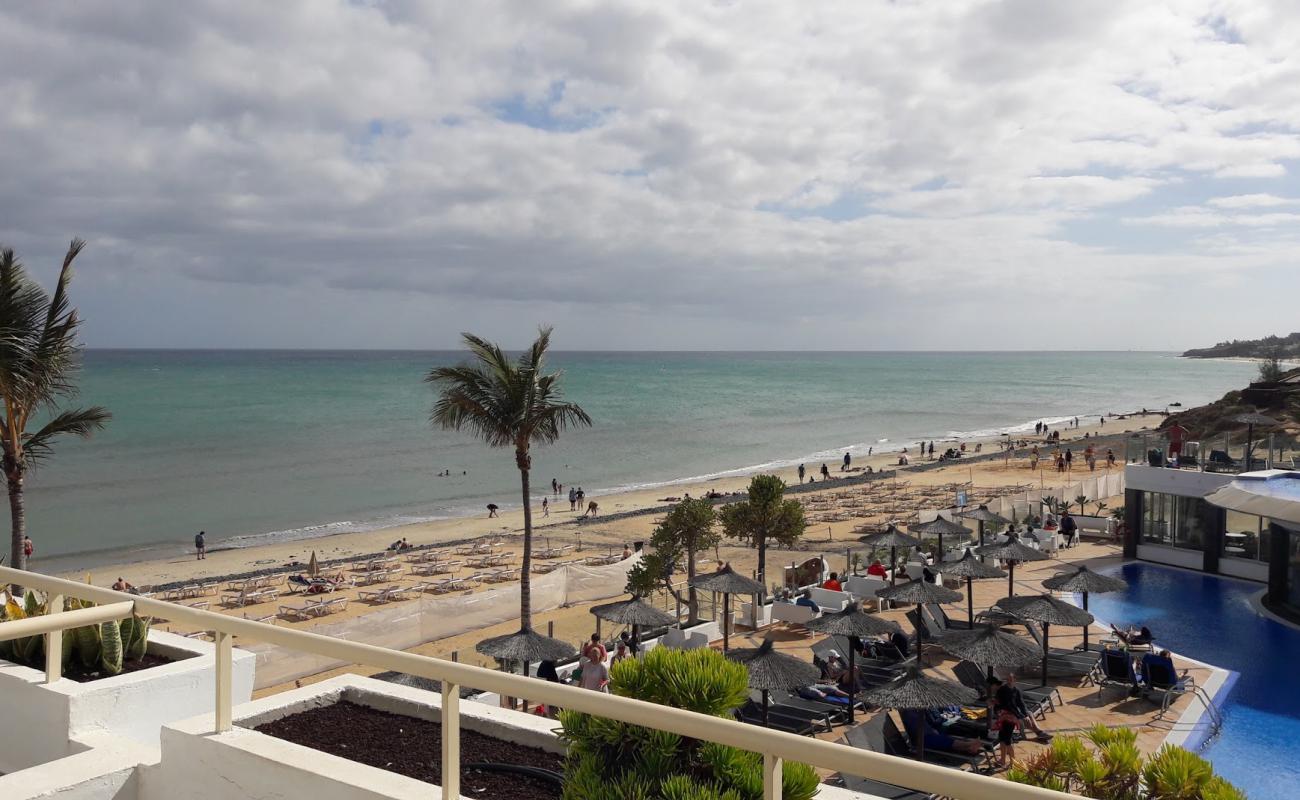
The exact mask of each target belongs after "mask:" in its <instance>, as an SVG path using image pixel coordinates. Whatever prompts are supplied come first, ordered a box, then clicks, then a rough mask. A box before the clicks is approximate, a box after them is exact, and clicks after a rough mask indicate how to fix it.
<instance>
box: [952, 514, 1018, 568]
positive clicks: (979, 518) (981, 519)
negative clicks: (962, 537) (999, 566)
mask: <svg viewBox="0 0 1300 800" xmlns="http://www.w3.org/2000/svg"><path fill="white" fill-rule="evenodd" d="M962 517H964V518H965V519H973V520H975V521H976V522H978V523H979V537H980V544H979V546H980V547H983V546H984V523H986V522H990V523H992V524H994V525H1010V524H1011V520H1009V519H1005V518H1003V517H1000V516H998V515H997V514H994V513H993V512H992V511H989V507H988V506H980V507H979V508H976V509H974V510H972V511H966V512H963V513H962ZM981 560H983V559H981Z"/></svg>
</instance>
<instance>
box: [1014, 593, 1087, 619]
mask: <svg viewBox="0 0 1300 800" xmlns="http://www.w3.org/2000/svg"><path fill="white" fill-rule="evenodd" d="M994 605H996V606H997V607H998V608H999V609H1000V610H1002V611H1005V612H1007V613H1008V614H1011V615H1012V616H1015V617H1019V618H1020V619H1028V620H1033V621H1034V622H1046V623H1047V624H1049V625H1067V626H1070V627H1082V626H1084V625H1091V624H1092V620H1093V616H1092V614H1089V613H1088V612H1087V611H1084V610H1083V609H1082V608H1079V607H1078V606H1074V605H1070V604H1069V603H1067V602H1065V601H1064V600H1057V599H1056V598H1055V597H1052V596H1051V595H1050V594H1030V595H1020V596H1018V597H1004V598H1002V599H1001V600H999V601H997V603H995V604H994Z"/></svg>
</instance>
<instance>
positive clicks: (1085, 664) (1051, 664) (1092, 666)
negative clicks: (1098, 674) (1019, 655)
mask: <svg viewBox="0 0 1300 800" xmlns="http://www.w3.org/2000/svg"><path fill="white" fill-rule="evenodd" d="M1025 630H1027V631H1029V635H1030V636H1032V637H1033V639H1034V643H1035V644H1037V645H1038V649H1039V650H1040V651H1041V650H1042V649H1043V632H1042V629H1041V628H1039V627H1038V625H1037V624H1036V623H1033V622H1028V621H1026V622H1025ZM1098 662H1099V657H1098V655H1097V654H1096V653H1094V652H1086V653H1085V652H1082V651H1079V650H1066V649H1065V648H1062V647H1051V648H1049V649H1048V651H1047V671H1048V674H1056V675H1086V676H1090V677H1092V678H1093V679H1095V676H1094V672H1095V671H1096V670H1097V668H1098ZM1039 669H1041V667H1039V666H1037V665H1035V666H1032V667H1026V668H1025V671H1026V672H1032V671H1033V670H1039Z"/></svg>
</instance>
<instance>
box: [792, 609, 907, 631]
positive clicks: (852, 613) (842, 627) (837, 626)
mask: <svg viewBox="0 0 1300 800" xmlns="http://www.w3.org/2000/svg"><path fill="white" fill-rule="evenodd" d="M804 627H805V628H807V629H808V630H810V631H816V632H818V633H826V634H830V635H831V636H856V637H858V638H859V639H863V638H866V637H868V636H882V635H885V634H889V633H895V632H898V631H901V630H902V629H901V628H900V627H898V623H897V622H894V621H893V620H890V619H885V618H884V617H878V616H875V615H873V614H868V613H866V612H864V611H863V610H862V608H861V606H859V605H858V604H857V603H849V605H848V606H847V607H846V608H845V609H844V610H843V611H836V612H834V613H830V614H822V615H821V616H820V617H816V618H814V619H810V620H808V621H807V622H805V623H804Z"/></svg>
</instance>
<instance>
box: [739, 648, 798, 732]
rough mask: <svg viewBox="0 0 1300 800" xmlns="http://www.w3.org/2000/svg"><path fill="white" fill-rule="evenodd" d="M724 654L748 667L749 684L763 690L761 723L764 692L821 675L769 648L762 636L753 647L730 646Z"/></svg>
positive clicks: (764, 713)
mask: <svg viewBox="0 0 1300 800" xmlns="http://www.w3.org/2000/svg"><path fill="white" fill-rule="evenodd" d="M727 658H729V659H731V660H732V661H736V662H739V663H741V664H744V665H745V666H746V667H748V668H749V688H751V689H759V690H760V691H762V692H763V725H764V727H766V726H767V693H768V692H770V691H771V690H773V689H800V688H802V687H804V686H808V685H810V684H812V683H813V682H814V681H816V680H817V679H818V678H820V677H821V670H819V669H817V668H816V667H814V666H813V665H812V664H809V663H808V662H807V661H800V660H799V659H797V658H795V657H794V656H790V655H786V654H785V653H781V652H778V651H776V650H774V649H773V648H772V640H771V639H764V640H763V644H762V645H761V646H759V647H756V648H746V649H743V650H732V651H731V652H730V653H727Z"/></svg>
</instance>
